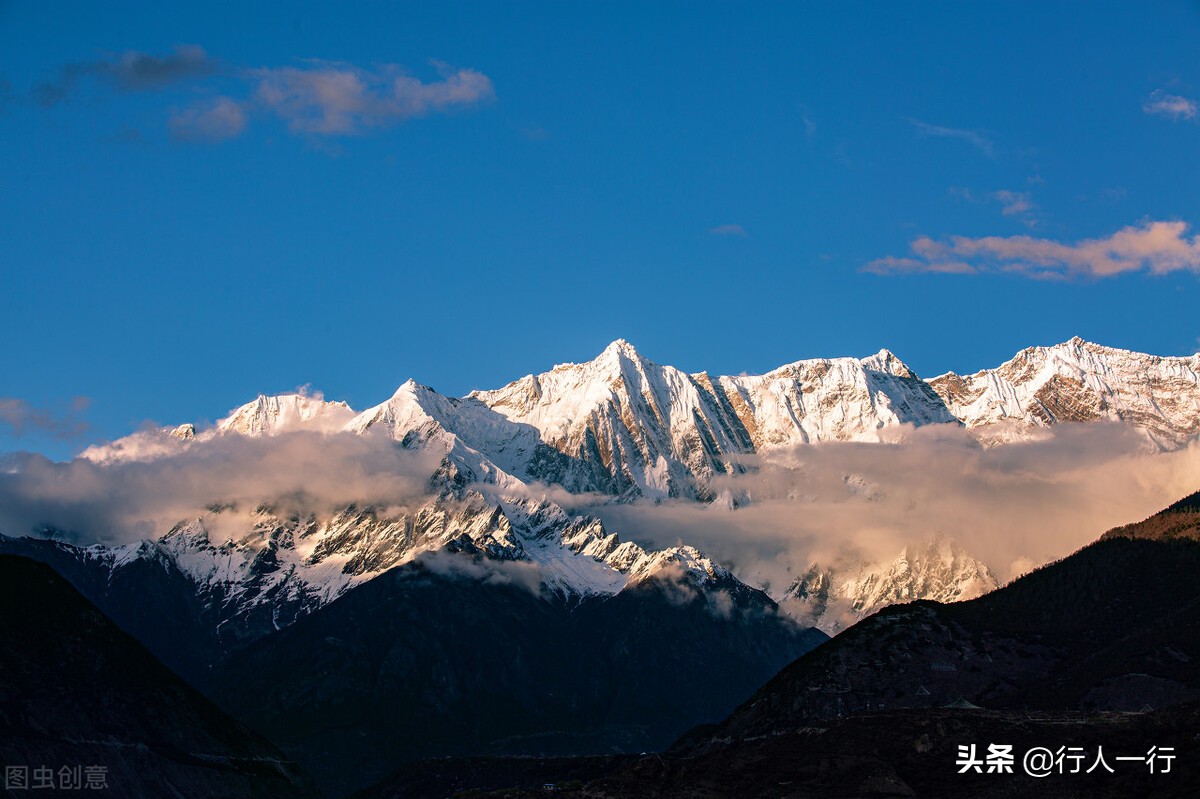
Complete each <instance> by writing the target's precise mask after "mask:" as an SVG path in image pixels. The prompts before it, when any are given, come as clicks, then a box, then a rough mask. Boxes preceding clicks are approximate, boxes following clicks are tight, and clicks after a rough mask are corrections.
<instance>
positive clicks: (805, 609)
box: [780, 537, 1000, 635]
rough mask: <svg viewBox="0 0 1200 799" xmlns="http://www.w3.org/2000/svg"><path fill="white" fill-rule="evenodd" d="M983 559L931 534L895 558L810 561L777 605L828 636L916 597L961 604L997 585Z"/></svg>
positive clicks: (948, 540) (946, 539) (994, 577)
mask: <svg viewBox="0 0 1200 799" xmlns="http://www.w3.org/2000/svg"><path fill="white" fill-rule="evenodd" d="M999 585H1000V584H999V582H998V581H997V580H996V575H994V574H993V573H992V571H991V569H989V568H988V567H987V566H986V565H985V564H984V563H983V562H981V561H979V560H977V559H976V558H974V557H972V556H971V555H970V554H968V553H967V552H966V551H965V550H963V549H962V547H960V546H959V545H958V544H956V543H955V542H954V541H953V540H951V539H948V538H944V537H933V538H930V539H929V540H927V541H926V542H925V543H924V545H923V546H916V547H905V548H904V549H903V550H901V552H900V554H899V556H898V557H897V558H896V559H895V560H893V561H890V562H889V561H882V562H877V563H868V562H864V561H860V562H856V563H850V564H839V565H838V566H834V567H824V566H821V565H820V564H817V563H814V564H812V565H811V566H810V567H809V568H808V570H807V571H806V572H805V573H804V574H803V575H802V576H800V577H797V578H796V579H795V580H794V581H793V582H792V584H791V585H790V586H788V589H787V590H786V591H785V592H784V594H783V596H782V597H781V598H780V607H782V608H783V609H784V610H786V611H787V612H788V613H789V614H791V615H792V616H793V618H796V619H798V620H800V621H801V622H803V623H805V624H811V625H812V626H814V627H818V628H819V629H821V630H823V631H824V632H827V633H829V634H830V635H834V634H836V633H837V632H838V631H840V630H842V629H845V628H846V627H849V626H851V625H853V624H854V623H855V622H857V621H859V620H860V619H863V618H865V617H867V616H869V615H871V614H872V613H874V612H875V611H877V610H879V609H880V608H883V607H886V606H887V605H894V604H897V603H901V602H911V601H913V600H914V599H932V600H934V601H936V602H961V601H964V600H967V599H974V598H975V597H978V596H983V595H984V594H986V593H987V592H989V591H992V590H994V589H996V588H998V587H999Z"/></svg>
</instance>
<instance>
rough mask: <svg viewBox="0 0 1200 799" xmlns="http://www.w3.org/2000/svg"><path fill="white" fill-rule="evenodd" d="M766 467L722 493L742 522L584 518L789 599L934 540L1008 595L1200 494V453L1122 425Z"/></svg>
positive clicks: (707, 516) (705, 510)
mask: <svg viewBox="0 0 1200 799" xmlns="http://www.w3.org/2000/svg"><path fill="white" fill-rule="evenodd" d="M757 465H758V467H759V468H758V470H757V471H756V472H755V473H752V474H747V475H743V476H737V477H728V478H724V479H723V480H722V481H720V482H719V484H718V487H720V488H724V489H727V490H729V491H730V492H731V493H733V494H735V495H742V496H748V497H749V499H750V502H749V504H748V505H746V506H745V507H739V508H737V509H734V510H729V509H727V508H725V507H720V506H718V505H712V506H700V505H696V504H694V503H687V502H670V503H658V504H655V503H649V502H646V503H636V504H632V505H598V506H595V507H592V508H590V509H589V510H591V511H592V512H594V513H596V514H597V515H599V516H600V517H601V518H602V519H603V520H604V521H605V524H606V525H607V526H609V527H610V528H611V529H613V530H614V531H617V532H619V533H621V535H622V536H623V537H627V538H634V539H635V540H638V541H639V542H641V543H643V544H649V545H651V546H654V547H661V546H670V545H674V544H676V543H680V542H682V543H686V544H691V545H693V546H696V547H697V548H699V549H701V550H702V551H704V552H705V553H706V554H708V555H709V556H710V557H712V558H714V559H715V560H717V561H718V562H721V563H725V564H727V565H730V566H731V567H733V568H734V570H735V572H736V573H737V574H738V575H739V577H741V578H742V579H743V580H746V581H748V582H752V583H757V584H765V585H768V586H770V587H771V589H772V590H783V589H785V588H786V587H787V585H788V584H789V583H790V582H791V580H792V579H794V578H795V577H796V576H797V570H803V569H805V568H806V567H807V566H808V565H810V564H811V563H813V562H817V563H820V564H822V565H823V566H827V567H828V566H836V565H837V564H844V563H848V562H852V561H864V560H865V561H866V562H879V561H891V560H894V559H895V558H896V557H897V555H898V554H899V553H900V551H901V549H902V548H904V547H905V546H909V545H915V544H920V543H922V542H924V541H925V540H927V539H928V537H930V536H933V535H943V536H947V537H949V538H953V539H955V540H956V541H958V543H959V544H960V545H961V546H962V547H963V548H964V549H966V551H967V552H969V553H971V554H972V555H974V556H975V557H977V558H980V559H981V560H983V561H984V562H985V563H987V564H988V565H989V566H990V567H991V568H992V570H993V571H994V572H995V573H996V575H997V577H999V578H1000V579H1001V580H1002V581H1003V580H1007V579H1009V578H1011V577H1013V576H1016V575H1017V574H1020V573H1022V572H1024V571H1027V570H1028V569H1029V568H1030V566H1031V565H1032V564H1042V563H1046V562H1048V561H1050V560H1053V559H1055V558H1058V557H1061V556H1063V555H1066V554H1068V553H1070V552H1072V551H1074V550H1075V549H1077V548H1079V547H1080V546H1083V545H1084V544H1087V543H1088V542H1090V541H1093V540H1095V539H1096V538H1098V537H1099V536H1100V535H1101V534H1102V533H1103V532H1104V531H1105V530H1108V529H1110V528H1112V527H1114V526H1116V525H1118V524H1124V523H1126V522H1130V521H1136V520H1140V519H1143V518H1145V517H1146V516H1149V515H1150V514H1152V513H1155V512H1157V511H1158V510H1161V509H1162V508H1164V507H1166V506H1167V505H1169V504H1170V503H1172V502H1174V501H1175V500H1177V499H1179V498H1180V497H1182V496H1185V495H1187V494H1189V493H1191V492H1193V491H1196V490H1197V489H1200V444H1197V443H1193V445H1192V446H1190V447H1189V448H1187V449H1184V450H1181V451H1177V452H1171V453H1156V452H1151V451H1149V450H1148V449H1147V447H1146V442H1145V439H1144V437H1142V436H1141V435H1140V434H1138V433H1137V432H1135V431H1133V430H1131V429H1129V428H1127V427H1125V426H1123V425H1117V424H1090V425H1063V426H1060V427H1056V428H1053V429H1052V430H1051V431H1048V432H1047V434H1046V436H1045V437H1044V438H1043V439H1041V440H1038V441H1033V442H1029V443H1024V444H1009V445H1005V446H1001V447H993V448H985V447H982V446H980V445H979V444H978V443H977V442H976V441H975V440H974V439H973V438H972V437H971V435H970V434H969V433H968V432H966V431H964V430H962V429H961V428H956V427H953V426H948V425H947V426H943V425H937V426H928V427H921V428H917V429H911V428H909V429H907V430H906V431H904V432H902V433H901V440H900V443H897V444H894V445H881V444H869V443H824V444H814V445H806V446H803V447H799V448H797V449H795V450H793V451H791V452H789V453H786V454H782V455H780V456H779V457H778V458H773V459H772V460H771V461H770V462H765V463H758V464H757Z"/></svg>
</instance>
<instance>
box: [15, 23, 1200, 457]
mask: <svg viewBox="0 0 1200 799" xmlns="http://www.w3.org/2000/svg"><path fill="white" fill-rule="evenodd" d="M1197 41H1200V8H1198V7H1197V5H1196V4H1190V3H1182V2H1179V3H1171V2H1164V3H1159V4H1154V5H1153V6H1149V7H1147V6H1145V5H1143V4H1136V3H1129V4H1082V3H1079V4H1073V3H1044V2H1038V3H1005V4H996V5H995V6H984V5H983V4H979V3H965V4H964V3H944V4H942V3H936V4H935V3H921V4H899V3H895V4H885V3H875V4H842V3H839V4H836V5H835V4H828V5H825V4H816V3H811V4H795V3H780V4H758V5H755V6H754V7H751V8H745V7H742V6H741V5H740V4H737V5H735V4H701V3H694V2H688V3H678V4H668V3H661V4H653V5H652V6H651V7H648V4H643V3H629V4H620V3H596V4H583V3H545V4H536V3H428V4H419V5H418V4H401V5H393V4H378V5H375V4H353V5H351V6H349V7H347V6H346V5H345V4H342V5H341V6H340V7H339V6H335V5H332V4H330V5H308V4H301V5H298V6H296V7H295V8H292V9H287V10H285V9H284V7H283V6H277V5H271V6H267V5H265V4H263V5H262V6H259V7H257V8H249V9H247V8H244V7H243V4H241V3H237V4H227V5H219V4H218V5H213V4H203V5H200V4H196V5H195V6H194V7H192V8H190V9H189V8H187V7H185V6H184V5H183V4H179V3H167V4H138V5H128V6H123V5H120V4H116V5H112V4H106V5H104V6H101V5H100V4H92V3H81V4H77V5H74V6H71V5H68V4H57V3H55V4H47V3H3V4H0V80H2V81H4V84H3V85H5V86H6V89H5V99H4V100H2V101H0V142H2V143H3V146H2V147H0V186H2V191H0V278H2V284H0V335H2V336H3V338H4V341H5V346H4V347H3V349H2V350H0V397H7V398H10V399H15V400H19V401H21V402H22V403H25V405H23V406H21V407H23V408H25V409H26V410H27V411H28V412H29V413H30V414H32V413H33V411H35V410H37V409H42V410H45V411H49V412H52V414H62V413H64V412H65V410H66V408H67V405H68V403H69V402H70V401H71V398H73V397H76V396H84V397H88V398H90V399H91V404H90V407H89V408H88V409H87V410H86V412H85V413H84V415H83V417H82V418H83V419H85V420H86V422H87V423H88V424H89V425H90V429H89V432H88V433H87V434H86V435H84V436H80V437H74V438H69V437H63V436H66V434H65V433H61V432H60V433H59V436H60V438H58V439H56V438H55V437H54V436H53V435H51V430H50V429H48V428H53V427H54V426H55V425H54V424H52V423H43V424H41V425H40V427H39V424H38V423H37V422H36V420H26V423H25V426H24V431H23V434H22V435H17V434H16V432H17V431H16V430H15V428H13V426H12V425H11V424H8V425H5V424H3V423H2V422H0V451H2V450H12V449H18V448H19V449H35V450H40V451H44V452H47V453H50V454H52V455H54V456H55V457H63V456H65V455H69V454H70V453H71V452H73V451H75V450H77V449H78V448H79V447H81V446H82V445H83V444H85V443H86V442H87V441H90V440H94V439H96V438H107V437H113V436H117V435H122V434H124V433H127V432H129V431H130V430H132V429H133V428H135V427H136V426H138V425H139V424H140V423H142V422H144V421H145V420H155V421H158V422H162V423H178V422H182V421H189V420H206V419H207V420H211V419H215V418H218V417H220V416H221V415H223V414H224V412H225V411H226V410H228V409H229V408H231V407H233V406H235V405H237V404H240V403H242V402H244V401H247V400H249V399H251V398H253V397H254V396H255V395H256V394H257V393H259V392H267V393H272V392H280V391H286V390H290V389H293V388H295V387H296V386H298V385H302V384H308V383H310V384H312V385H313V386H314V387H315V388H317V389H320V390H322V391H324V392H325V394H326V396H327V397H329V398H335V399H345V400H347V401H349V402H350V404H351V405H352V406H353V407H355V408H363V407H367V406H369V405H371V404H373V403H376V402H380V401H382V400H383V399H385V398H386V397H387V396H389V395H390V393H391V392H392V391H393V390H394V389H395V387H396V386H397V385H399V384H400V383H401V382H403V381H404V380H405V379H406V378H408V377H414V378H416V379H417V380H419V381H421V382H423V383H427V384H429V385H432V386H434V387H435V388H437V389H438V390H440V391H443V392H445V393H450V394H462V393H465V392H467V391H469V390H470V389H472V388H477V387H494V386H498V385H501V384H503V383H505V382H507V381H508V380H510V379H515V378H517V377H520V376H522V375H524V374H527V373H529V372H533V371H541V370H544V369H547V368H549V367H550V366H552V365H553V364H555V363H558V362H563V361H579V360H585V359H588V358H591V357H592V356H594V355H595V354H596V353H597V352H599V351H600V350H601V349H602V348H603V347H604V345H605V344H607V343H608V342H609V341H610V340H612V339H614V338H618V337H623V338H626V339H629V340H630V341H632V342H634V343H635V344H636V345H637V346H638V348H639V349H640V350H642V351H643V352H644V353H645V354H646V355H647V356H649V357H650V358H652V359H654V360H658V361H660V362H667V363H672V364H674V365H676V366H679V367H681V368H684V369H687V370H690V371H699V370H702V369H707V370H709V371H711V372H714V373H738V372H744V371H748V372H759V371H764V370H767V369H770V368H772V367H774V366H777V365H779V364H782V363H785V362H788V361H792V360H796V359H799V358H804V357H816V356H832V355H857V356H862V355H867V354H870V353H872V352H875V351H876V350H878V349H879V348H881V347H888V348H890V349H892V350H893V351H895V352H896V353H897V354H898V355H900V357H901V358H903V359H904V360H905V361H906V362H908V363H909V364H910V365H911V366H912V367H913V368H914V369H916V370H917V371H918V372H919V373H921V374H923V375H927V376H932V375H934V374H938V373H941V372H944V371H946V370H950V369H953V370H955V371H960V372H970V371H975V370H977V369H980V368H983V367H987V366H993V365H996V364H998V363H1000V362H1001V361H1003V360H1005V359H1007V358H1008V357H1010V356H1011V355H1012V354H1013V353H1014V352H1015V351H1017V350H1019V349H1021V348H1022V347H1025V346H1028V345H1031V344H1052V343H1056V342H1059V341H1063V340H1065V339H1067V338H1070V337H1071V336H1072V335H1076V334H1078V335H1081V336H1084V337H1085V338H1088V339H1091V340H1095V341H1099V342H1101V343H1105V344H1110V345H1114V346H1120V347H1127V348H1131V349H1137V350H1142V351H1148V352H1154V353H1158V354H1164V355H1165V354H1187V353H1191V352H1194V351H1195V350H1196V349H1197V347H1198V346H1200V345H1198V343H1197V336H1200V314H1198V313H1197V306H1198V303H1197V300H1200V276H1198V275H1197V272H1196V264H1194V263H1192V262H1191V261H1187V258H1186V257H1185V259H1184V261H1185V263H1184V265H1183V266H1182V267H1180V266H1179V265H1178V264H1176V266H1175V267H1173V271H1170V272H1169V273H1167V274H1151V273H1150V272H1149V270H1147V269H1142V268H1134V269H1130V270H1129V271H1127V272H1124V273H1122V274H1119V275H1117V276H1113V277H1103V278H1100V277H1096V276H1094V275H1092V274H1088V273H1086V272H1082V273H1077V272H1074V271H1072V272H1070V273H1069V274H1067V275H1066V276H1065V278H1063V277H1062V276H1061V275H1060V276H1058V278H1057V279H1035V278H1032V277H1030V276H1029V275H1028V274H1026V273H1025V272H1024V271H1022V270H1021V269H1020V268H1018V269H1016V270H1013V269H1008V270H1003V269H1001V270H997V269H994V268H990V267H987V266H986V265H984V266H981V267H980V268H979V269H978V272H979V273H977V274H942V273H926V272H921V273H917V274H874V273H871V272H867V271H863V267H864V266H865V265H867V264H870V263H872V262H874V261H878V259H883V258H888V257H892V258H905V257H908V256H910V255H911V253H910V251H909V243H910V242H911V241H912V240H914V239H916V238H917V237H918V236H922V235H927V236H931V237H933V238H934V239H936V240H944V239H946V238H947V237H950V236H965V237H973V238H974V237H984V236H997V237H1011V236H1020V235H1028V236H1032V237H1035V238H1037V239H1045V240H1048V241H1054V242H1062V243H1065V244H1068V245H1072V244H1074V243H1075V242H1077V241H1079V240H1082V239H1091V238H1106V237H1108V236H1111V235H1112V234H1114V233H1116V232H1117V231H1118V230H1120V229H1121V228H1124V227H1127V226H1135V227H1136V226H1144V225H1147V224H1149V223H1150V222H1154V221H1164V222H1184V223H1187V224H1188V225H1191V226H1194V225H1198V224H1200V191H1197V178H1198V177H1200V120H1198V119H1197V118H1196V116H1195V113H1194V111H1195V107H1194V106H1192V107H1191V109H1192V113H1191V114H1190V115H1189V113H1188V106H1187V105H1186V102H1187V101H1189V100H1194V99H1195V98H1196V97H1198V96H1200V51H1198V49H1197V47H1196V42H1197ZM180 45H195V46H198V47H200V48H203V51H204V53H205V54H206V55H205V56H204V58H205V68H204V70H203V74H195V75H185V76H182V77H180V78H179V79H177V80H168V79H166V78H164V79H163V80H161V81H158V82H155V83H153V85H132V84H128V83H127V84H122V83H121V81H120V80H119V79H118V77H114V76H115V75H116V74H117V73H116V72H115V71H114V70H115V67H113V65H114V64H117V63H119V61H120V58H121V57H122V54H125V53H135V52H136V53H142V54H149V55H153V56H158V57H165V56H168V55H169V54H171V53H172V52H175V51H174V48H176V47H177V46H180ZM71 65H75V66H71ZM97 65H100V66H99V67H98V66H97ZM104 65H108V66H107V67H105V66H104ZM382 65H398V67H399V68H403V69H405V70H407V72H408V74H409V75H411V76H412V77H415V78H418V79H420V80H421V81H422V82H424V83H428V84H436V83H437V82H438V81H439V80H444V79H445V76H446V75H449V74H454V72H455V71H457V70H473V71H474V72H475V73H479V74H482V75H483V76H486V78H487V79H488V80H490V82H491V87H492V90H493V93H494V96H478V97H474V98H471V99H469V100H468V101H464V102H461V103H459V102H450V103H447V104H446V105H445V106H434V107H431V108H429V109H426V110H425V111H424V112H423V113H420V114H416V115H406V114H400V115H392V116H388V115H387V114H382V115H376V116H374V117H371V118H370V119H368V120H366V121H365V122H364V121H363V120H359V121H358V123H356V124H355V125H354V127H353V129H352V130H350V131H348V132H346V131H342V132H320V131H313V130H309V131H307V132H306V131H304V130H294V129H291V128H289V124H288V120H289V117H287V116H286V114H284V113H282V112H278V111H277V110H272V109H271V108H269V107H267V106H266V105H265V104H264V103H263V102H262V101H260V100H256V99H255V97H256V95H255V92H256V91H258V86H259V83H260V82H261V80H262V76H263V75H264V74H266V73H264V72H261V71H259V72H256V71H255V70H264V69H265V70H278V69H279V68H285V67H291V68H294V69H295V70H298V71H302V72H303V71H308V72H312V71H320V70H334V71H336V70H342V71H350V70H353V69H355V68H357V69H358V70H362V71H364V72H362V73H361V74H382V73H385V72H388V70H389V69H392V68H389V67H386V66H382ZM439 65H440V66H439ZM105 69H108V70H109V71H108V72H105V71H104V70H105ZM272 74H279V73H277V72H276V73H272ZM388 74H391V73H388ZM67 76H74V78H75V79H74V81H73V82H72V81H69V80H67V79H66V78H67ZM46 85H50V86H51V87H57V88H58V89H61V90H62V91H61V92H60V94H61V95H63V96H56V97H55V98H54V99H55V100H56V101H55V102H50V98H49V96H48V94H47V91H46V90H45V89H39V87H44V86H46ZM220 98H227V99H228V102H229V105H230V106H231V107H234V108H237V109H241V111H238V113H239V114H242V115H244V116H243V117H239V118H241V119H242V125H241V126H238V125H233V126H231V127H230V128H228V129H225V130H223V132H222V133H221V134H220V136H223V137H224V138H222V139H221V140H219V141H194V140H188V139H194V138H196V136H189V135H181V134H179V131H178V130H176V135H175V136H172V135H171V131H172V128H171V127H170V124H169V122H170V120H171V119H172V118H176V119H179V118H186V115H187V114H188V113H189V112H190V110H191V109H194V108H199V109H204V108H208V107H210V106H211V105H213V104H214V103H217V102H219V101H220ZM1156 103H1157V104H1158V105H1156ZM1172 103H1174V105H1172ZM1180 103H1182V105H1181V104H1180ZM1164 104H1165V105H1164ZM292 121H293V127H294V126H295V124H301V125H302V123H295V120H294V119H293V120H292ZM184 133H185V134H186V130H185V131H184ZM201 133H203V131H201ZM200 138H203V136H201V137H200ZM208 138H210V139H212V138H219V137H218V136H209V137H208ZM1005 192H1008V194H1005ZM1005 210H1007V211H1008V213H1005ZM735 226H736V227H735ZM714 230H715V231H717V232H713V231H714ZM731 231H732V232H731ZM743 233H744V235H743ZM1195 234H1196V230H1195V228H1194V227H1192V228H1191V229H1190V230H1188V231H1187V233H1186V237H1185V238H1186V240H1191V237H1192V236H1194V235H1195ZM993 266H994V265H993ZM1010 266H1011V264H1010ZM1017 266H1018V267H1019V266H1020V265H1019V264H1017ZM9 407H10V408H11V407H15V406H12V405H11V404H10V406H9ZM13 413H15V412H13ZM12 418H15V417H13V416H12V415H11V413H10V421H11V419H12Z"/></svg>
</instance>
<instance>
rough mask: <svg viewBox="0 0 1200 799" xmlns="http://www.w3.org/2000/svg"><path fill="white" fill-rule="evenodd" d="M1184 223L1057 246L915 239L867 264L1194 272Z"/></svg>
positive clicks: (1043, 274) (1108, 273) (1011, 240)
mask: <svg viewBox="0 0 1200 799" xmlns="http://www.w3.org/2000/svg"><path fill="white" fill-rule="evenodd" d="M1187 232H1188V225H1187V223H1186V222H1180V221H1172V222H1146V223H1144V224H1142V225H1137V226H1135V225H1131V226H1129V227H1124V228H1121V229H1120V230H1118V231H1117V232H1116V233H1113V234H1112V235H1110V236H1107V237H1105V238H1100V239H1082V240H1080V241H1077V242H1074V243H1063V242H1059V241H1054V240H1051V239H1043V238H1034V237H1032V236H1007V237H1002V236H985V237H982V238H969V237H966V236H952V237H950V238H949V239H946V240H941V241H938V240H934V239H932V238H930V237H928V236H921V237H918V238H916V239H914V240H913V241H912V243H911V244H910V245H909V249H910V250H911V255H909V256H905V257H900V258H896V257H887V258H879V259H876V260H874V261H871V262H870V263H868V264H867V265H866V266H864V267H863V270H864V271H867V272H874V273H876V274H903V273H916V272H937V273H959V274H974V273H984V272H1008V273H1013V274H1019V275H1024V276H1027V277H1039V278H1072V277H1087V278H1104V277H1112V276H1114V275H1120V274H1124V273H1127V272H1140V271H1146V272H1150V273H1151V274H1156V275H1161V274H1166V273H1168V272H1177V271H1184V270H1186V271H1192V272H1200V236H1193V237H1191V238H1189V237H1188V236H1187Z"/></svg>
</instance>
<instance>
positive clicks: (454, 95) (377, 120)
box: [249, 62, 496, 135]
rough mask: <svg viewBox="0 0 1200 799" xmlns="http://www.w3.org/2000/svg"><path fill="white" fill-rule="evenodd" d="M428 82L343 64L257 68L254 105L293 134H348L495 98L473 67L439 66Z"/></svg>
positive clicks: (391, 68)
mask: <svg viewBox="0 0 1200 799" xmlns="http://www.w3.org/2000/svg"><path fill="white" fill-rule="evenodd" d="M438 71H439V73H440V79H439V80H435V81H431V82H428V83H424V82H422V81H420V80H418V79H417V78H414V77H411V76H409V75H407V74H405V73H404V72H403V71H402V70H401V69H400V67H398V66H396V65H385V66H383V67H381V68H380V69H378V70H376V71H367V70H363V69H359V68H357V67H355V66H352V65H349V64H342V63H335V64H331V63H325V62H314V63H313V64H311V65H310V66H308V67H304V68H298V67H280V68H274V69H256V70H251V72H250V73H249V74H250V75H251V76H252V77H253V79H254V80H255V81H256V83H257V86H256V88H255V91H254V97H253V101H254V102H255V103H256V104H257V105H259V106H261V107H263V108H266V109H267V110H269V111H271V112H273V113H274V114H276V115H277V116H278V117H279V118H280V119H282V120H284V121H285V122H286V123H287V125H288V129H289V130H291V131H292V132H294V133H308V134H317V135H347V134H355V133H361V132H363V131H364V130H367V129H369V128H373V127H379V126H382V125H390V124H392V123H395V122H398V121H401V120H404V119H410V118H412V117H420V116H426V115H428V114H433V113H439V112H445V111H450V110H453V109H456V108H466V107H470V106H473V105H478V104H480V103H484V102H488V101H490V100H493V99H495V96H496V92H495V88H494V87H493V86H492V81H491V79H490V78H489V77H488V76H487V75H484V74H483V73H482V72H477V71H476V70H473V69H452V68H450V67H448V66H446V65H444V64H439V65H438Z"/></svg>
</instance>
